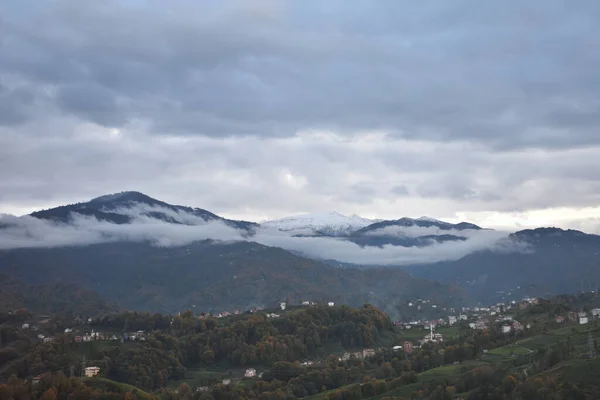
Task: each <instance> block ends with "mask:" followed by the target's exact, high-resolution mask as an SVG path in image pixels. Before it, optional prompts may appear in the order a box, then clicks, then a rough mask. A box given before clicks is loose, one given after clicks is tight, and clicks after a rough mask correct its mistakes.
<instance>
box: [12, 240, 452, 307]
mask: <svg viewBox="0 0 600 400" xmlns="http://www.w3.org/2000/svg"><path fill="white" fill-rule="evenodd" d="M0 272H4V273H7V274H9V275H12V276H16V277H18V278H19V279H21V280H23V281H25V282H27V283H32V284H47V283H56V282H62V283H74V284H77V285H80V286H82V287H84V288H87V289H93V290H94V291H97V292H98V293H99V294H101V295H102V296H103V297H104V298H105V299H107V300H108V301H110V302H112V303H115V304H117V305H119V306H121V307H123V308H126V309H137V310H146V311H160V312H177V311H181V310H184V309H187V308H195V309H196V310H198V311H214V312H219V311H224V310H227V311H233V310H234V309H241V310H244V309H249V308H251V307H254V306H266V307H269V306H274V305H276V304H277V303H278V302H280V301H287V302H288V303H290V304H300V303H301V302H302V301H304V300H313V301H321V302H328V301H334V302H336V303H343V304H348V305H352V306H360V305H362V304H364V303H367V302H368V303H372V304H375V305H377V306H378V307H381V308H382V309H384V310H385V311H387V312H389V313H390V314H392V315H393V314H394V313H395V308H396V305H397V304H399V303H401V302H403V301H405V300H407V299H414V298H417V297H423V298H429V299H431V300H432V301H436V302H439V303H440V304H443V303H449V304H462V302H463V295H462V293H461V292H460V291H456V290H454V289H452V287H450V286H446V285H441V284H438V283H435V282H431V281H427V280H425V279H418V278H413V277H411V276H410V275H409V274H408V273H406V272H404V271H402V270H399V269H389V268H387V269H386V268H381V269H371V270H369V271H365V270H360V269H354V268H347V269H341V268H334V267H331V266H327V265H325V264H323V263H320V262H317V261H314V260H310V259H306V258H302V257H298V256H295V255H293V254H292V253H290V252H288V251H285V250H282V249H279V248H273V247H266V246H262V245H259V244H256V243H247V242H241V243H232V244H219V243H214V242H210V241H205V242H199V243H193V244H190V245H188V246H183V247H168V248H163V247H156V246H152V245H150V244H145V243H108V244H98V245H92V246H85V247H61V248H50V249H43V248H38V249H22V250H9V251H1V252H0Z"/></svg>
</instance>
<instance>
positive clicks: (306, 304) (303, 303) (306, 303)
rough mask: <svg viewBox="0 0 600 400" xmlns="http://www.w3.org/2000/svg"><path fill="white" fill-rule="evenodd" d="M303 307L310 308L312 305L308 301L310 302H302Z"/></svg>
mask: <svg viewBox="0 0 600 400" xmlns="http://www.w3.org/2000/svg"><path fill="white" fill-rule="evenodd" d="M302 305H303V306H309V305H310V301H308V300H304V301H303V302H302Z"/></svg>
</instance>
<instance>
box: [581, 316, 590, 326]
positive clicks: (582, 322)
mask: <svg viewBox="0 0 600 400" xmlns="http://www.w3.org/2000/svg"><path fill="white" fill-rule="evenodd" d="M587 323H588V317H579V325H585V324H587Z"/></svg>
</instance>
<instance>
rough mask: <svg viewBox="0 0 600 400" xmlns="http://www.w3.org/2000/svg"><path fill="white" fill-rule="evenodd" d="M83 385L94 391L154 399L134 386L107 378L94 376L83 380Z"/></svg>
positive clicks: (145, 399)
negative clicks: (130, 394)
mask: <svg viewBox="0 0 600 400" xmlns="http://www.w3.org/2000/svg"><path fill="white" fill-rule="evenodd" d="M84 383H85V384H86V385H87V386H89V387H91V388H95V389H96V388H97V389H108V390H110V391H114V392H118V393H127V392H130V393H133V394H135V395H136V396H137V397H139V398H141V399H144V400H151V399H153V398H154V397H152V395H150V394H149V393H147V392H144V391H143V390H142V389H139V388H137V387H135V386H132V385H128V384H126V383H121V382H116V381H113V380H110V379H108V378H104V377H100V376H96V377H93V378H86V379H84Z"/></svg>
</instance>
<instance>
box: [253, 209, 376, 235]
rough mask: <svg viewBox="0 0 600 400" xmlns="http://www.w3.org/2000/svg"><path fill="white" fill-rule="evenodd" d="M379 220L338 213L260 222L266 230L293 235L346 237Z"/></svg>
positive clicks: (297, 216) (305, 215)
mask: <svg viewBox="0 0 600 400" xmlns="http://www.w3.org/2000/svg"><path fill="white" fill-rule="evenodd" d="M379 221H381V220H372V219H368V218H363V217H361V216H359V215H356V214H354V215H351V216H346V215H343V214H340V213H338V212H335V211H332V212H326V213H312V214H302V215H296V216H293V217H285V218H281V219H276V220H272V221H266V222H262V223H261V224H260V225H261V226H262V227H266V228H276V229H279V230H281V231H285V232H290V233H292V234H295V235H314V234H324V235H331V236H346V235H349V234H351V233H352V232H354V231H356V230H358V229H361V228H364V227H366V226H368V225H371V224H372V223H375V222H379Z"/></svg>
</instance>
